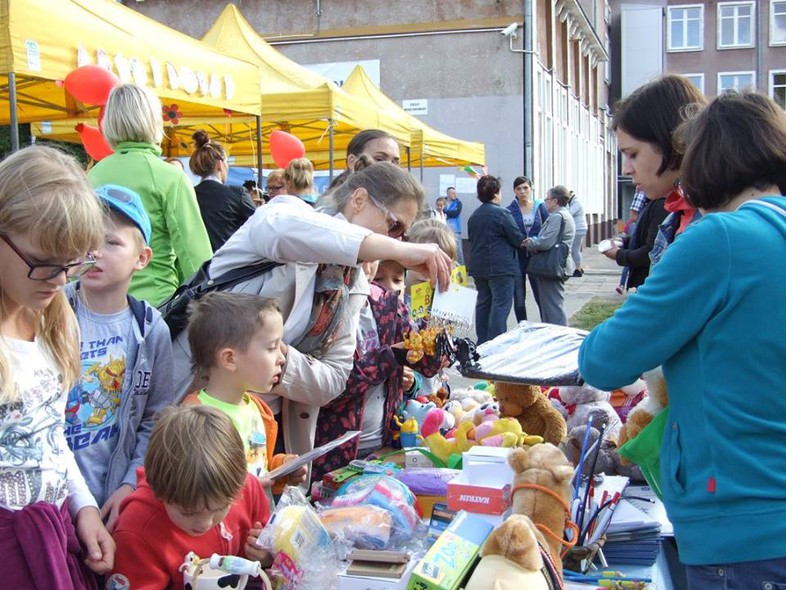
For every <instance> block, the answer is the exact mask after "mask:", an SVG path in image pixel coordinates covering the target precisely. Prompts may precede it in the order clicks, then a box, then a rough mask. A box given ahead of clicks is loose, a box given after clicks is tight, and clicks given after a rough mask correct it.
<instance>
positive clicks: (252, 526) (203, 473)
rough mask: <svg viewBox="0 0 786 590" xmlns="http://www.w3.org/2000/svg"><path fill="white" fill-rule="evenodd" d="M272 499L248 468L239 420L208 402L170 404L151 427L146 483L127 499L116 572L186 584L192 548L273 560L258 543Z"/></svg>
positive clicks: (138, 581) (137, 583)
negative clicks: (184, 565)
mask: <svg viewBox="0 0 786 590" xmlns="http://www.w3.org/2000/svg"><path fill="white" fill-rule="evenodd" d="M269 516H270V503H269V500H268V498H267V496H266V495H265V492H264V490H263V489H262V486H261V485H260V484H259V482H258V481H257V479H256V478H255V477H253V476H252V475H251V474H249V473H248V472H247V471H246V467H245V451H244V449H243V441H241V440H240V435H239V434H238V432H237V430H236V429H235V427H234V425H233V424H232V421H231V420H230V419H229V418H228V417H227V416H226V414H224V413H223V412H221V411H219V410H217V409H215V408H211V407H209V406H195V405H192V406H181V407H177V406H170V407H168V408H165V409H164V410H163V411H162V412H161V414H160V416H159V418H158V420H157V421H156V424H155V426H154V428H153V432H152V434H151V435H150V445H149V447H148V451H147V455H146V456H145V467H144V470H141V469H140V473H139V486H138V488H137V489H136V491H134V492H133V493H132V494H131V495H130V496H128V497H127V498H126V499H125V500H124V501H123V504H122V505H121V508H120V517H119V518H118V521H117V525H116V526H115V532H114V537H115V541H116V542H117V556H116V559H115V567H114V572H115V573H116V574H121V575H123V576H125V577H126V578H127V579H128V582H129V584H130V587H131V588H140V589H141V588H151V589H152V588H183V574H182V573H181V572H180V566H181V564H182V563H183V562H184V560H185V556H186V554H187V553H189V552H191V551H193V552H194V553H196V554H197V555H199V556H200V557H210V555H212V554H213V553H218V554H220V555H237V556H240V557H245V558H247V559H252V560H256V561H259V562H261V563H262V564H263V565H269V563H270V555H269V554H268V553H267V552H266V551H264V550H262V549H259V548H257V547H256V545H255V542H256V539H257V538H258V537H259V534H260V533H261V532H262V523H266V522H267V520H268V518H269Z"/></svg>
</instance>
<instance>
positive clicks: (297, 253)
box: [173, 163, 451, 454]
mask: <svg viewBox="0 0 786 590" xmlns="http://www.w3.org/2000/svg"><path fill="white" fill-rule="evenodd" d="M331 198H332V207H331V211H329V213H332V214H326V213H325V212H321V211H316V210H314V209H312V208H311V207H310V206H309V205H308V204H306V203H305V202H304V201H302V200H301V199H299V198H298V197H292V196H289V195H282V196H279V197H276V198H274V199H272V200H271V201H270V202H269V203H268V204H267V205H266V206H265V207H260V208H259V209H257V210H256V212H255V213H254V215H252V216H251V218H250V219H249V220H248V221H247V222H246V223H245V224H244V225H243V226H242V227H241V228H240V229H239V230H238V231H237V232H236V233H235V234H234V235H233V236H232V237H231V238H230V239H229V240H228V241H227V242H226V244H224V246H223V247H222V248H221V249H220V250H218V252H216V254H215V256H214V258H213V260H212V262H211V266H210V274H211V275H212V276H218V275H220V274H222V273H225V272H227V271H229V270H232V269H234V268H239V267H243V266H246V265H249V264H255V263H258V262H260V261H263V260H272V261H276V262H280V263H283V264H282V265H281V266H278V267H276V268H274V269H273V270H272V271H270V272H268V273H265V274H263V275H261V276H259V277H257V278H254V279H251V280H249V281H247V282H245V283H241V284H240V285H237V286H236V287H234V288H233V289H232V290H233V291H241V292H246V293H249V292H250V293H259V294H261V295H265V296H269V297H277V298H278V299H279V302H280V305H281V310H282V312H283V314H284V318H285V323H284V341H285V342H286V344H282V348H283V352H284V354H285V356H286V364H285V365H284V372H283V374H282V376H281V380H280V382H279V383H278V384H277V385H276V386H275V387H274V388H273V391H272V392H271V393H270V394H264V395H263V396H262V398H263V399H264V400H265V402H266V403H267V404H268V405H269V406H270V407H271V409H272V411H273V413H274V414H276V415H277V420H278V421H279V424H280V425H281V426H282V428H281V430H282V434H283V442H284V448H285V450H286V452H287V453H297V454H303V453H305V452H307V451H309V450H311V449H312V448H313V444H314V433H315V428H316V421H317V414H318V413H319V408H320V406H322V405H324V404H326V403H327V402H329V401H330V400H332V399H333V398H334V397H336V396H338V395H339V394H340V393H341V392H342V391H343V390H344V386H345V383H346V380H347V377H348V376H349V372H350V370H351V369H352V362H353V354H354V352H355V347H356V328H357V323H358V317H359V313H360V309H361V306H362V305H363V304H364V302H365V301H366V298H367V296H368V294H369V289H368V283H367V281H366V277H365V276H364V273H363V272H362V269H361V268H360V266H359V265H360V263H362V262H365V261H372V260H381V259H386V260H390V259H392V260H397V261H399V262H400V263H401V264H402V265H403V266H405V267H407V268H411V269H415V270H418V271H420V272H423V273H424V274H426V275H428V276H429V277H430V278H431V280H432V282H434V283H438V284H439V286H440V288H442V289H445V288H447V285H448V283H449V275H450V268H451V260H450V258H449V257H448V256H447V255H446V254H445V253H443V252H442V251H441V250H440V249H439V247H438V246H437V245H436V244H409V243H406V242H402V241H400V240H399V238H400V237H401V236H402V235H403V234H404V232H406V230H407V229H408V228H409V226H410V225H411V224H412V222H413V221H414V219H415V217H416V215H417V214H418V212H419V211H420V210H421V209H422V208H423V207H424V203H425V195H424V192H423V187H422V186H421V185H420V184H419V183H418V181H417V180H415V178H414V177H413V176H412V175H411V174H409V173H408V172H406V171H404V170H402V169H400V168H399V167H397V166H395V165H393V164H388V163H379V164H375V165H373V166H368V167H366V168H364V169H362V170H360V171H358V172H356V173H354V174H352V175H351V176H350V177H349V179H348V180H347V182H346V183H344V184H342V185H341V186H340V187H338V188H337V189H336V190H335V191H334V192H333V194H332V195H331ZM326 265H328V266H326ZM333 265H337V266H333ZM336 271H338V274H336ZM331 279H333V281H334V282H333V283H332V284H331ZM336 280H338V284H341V287H342V289H343V293H344V295H345V303H344V304H339V306H338V309H339V311H338V312H337V315H339V316H340V317H338V319H337V321H336V322H334V323H330V327H329V328H328V329H327V330H326V331H325V332H329V333H323V334H320V333H319V332H320V330H319V327H320V319H321V318H322V317H324V316H320V317H317V316H318V315H319V311H320V308H321V307H324V306H323V305H322V304H321V303H320V301H324V299H320V295H319V293H320V292H321V291H324V290H325V289H330V288H331V287H335V286H336V284H337V283H336V282H335V281H336ZM321 285H327V286H325V287H322V286H321ZM340 290H341V289H340ZM331 305H333V303H331ZM307 334H308V335H307ZM173 348H174V351H173V352H174V357H175V371H174V372H175V375H174V386H175V387H176V388H177V390H178V393H179V394H180V395H181V396H182V395H184V394H185V393H188V392H189V391H192V390H193V389H195V388H197V387H199V386H200V378H199V376H196V378H194V377H193V376H192V375H191V372H190V369H191V367H190V351H189V349H188V335H187V332H186V331H184V332H183V333H181V334H180V336H179V337H178V338H177V339H176V341H175V343H174V346H173ZM306 351H307V352H306Z"/></svg>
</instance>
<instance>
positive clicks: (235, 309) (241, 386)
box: [182, 292, 306, 484]
mask: <svg viewBox="0 0 786 590" xmlns="http://www.w3.org/2000/svg"><path fill="white" fill-rule="evenodd" d="M283 335H284V321H283V318H282V316H281V310H280V308H279V307H278V302H277V300H276V299H274V298H271V297H262V296H259V295H251V294H248V293H221V292H215V293H209V294H207V295H205V296H204V297H203V298H202V299H201V300H199V301H198V302H196V303H195V304H194V306H193V309H192V311H191V315H190V318H189V323H188V340H189V344H190V346H191V354H192V362H193V370H194V373H195V374H196V375H197V378H203V379H204V380H205V386H204V387H203V388H202V389H200V390H199V391H194V392H192V393H190V394H189V395H187V396H186V397H185V398H184V399H183V401H182V403H183V404H204V405H208V406H212V407H214V408H217V409H219V410H221V411H222V412H224V413H225V414H227V415H228V416H229V417H230V418H231V420H232V423H233V424H234V425H235V428H237V430H238V432H239V433H240V438H241V439H242V441H243V447H244V448H245V452H246V463H247V465H248V471H249V473H251V474H252V475H254V476H256V477H258V478H263V483H266V484H267V483H269V482H267V480H265V479H264V476H265V474H266V473H267V472H268V471H270V470H272V469H275V468H276V467H278V466H280V465H281V464H283V463H285V462H286V461H287V460H289V459H291V458H294V457H295V455H285V454H283V453H279V454H274V448H275V444H276V438H277V435H278V424H277V423H276V420H275V418H274V416H273V412H271V411H270V408H269V407H268V406H267V404H265V402H264V401H262V399H261V398H260V396H258V395H255V394H258V393H268V392H269V391H270V390H271V389H272V388H273V386H274V385H275V384H276V383H278V382H279V380H280V378H281V373H282V372H283V369H284V361H285V360H286V357H285V356H284V354H283V353H282V350H281V339H282V337H283ZM305 475H306V468H305V467H303V468H301V469H300V470H298V471H297V472H296V473H294V474H292V475H291V476H290V477H289V479H288V482H289V483H298V482H300V481H302V480H303V479H304V478H305Z"/></svg>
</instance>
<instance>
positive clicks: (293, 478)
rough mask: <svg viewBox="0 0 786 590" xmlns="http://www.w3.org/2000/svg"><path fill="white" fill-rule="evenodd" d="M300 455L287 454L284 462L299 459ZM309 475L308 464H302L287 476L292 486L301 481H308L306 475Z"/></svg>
mask: <svg viewBox="0 0 786 590" xmlns="http://www.w3.org/2000/svg"><path fill="white" fill-rule="evenodd" d="M297 458H298V455H287V456H286V457H285V458H284V463H285V464H286V463H289V462H290V461H292V460H293V459H297ZM307 475H308V465H301V466H300V467H298V469H297V471H294V472H292V473H290V474H289V475H288V476H287V480H286V481H287V483H288V484H289V485H291V486H296V485H298V484H300V483H303V482H304V481H306V476H307Z"/></svg>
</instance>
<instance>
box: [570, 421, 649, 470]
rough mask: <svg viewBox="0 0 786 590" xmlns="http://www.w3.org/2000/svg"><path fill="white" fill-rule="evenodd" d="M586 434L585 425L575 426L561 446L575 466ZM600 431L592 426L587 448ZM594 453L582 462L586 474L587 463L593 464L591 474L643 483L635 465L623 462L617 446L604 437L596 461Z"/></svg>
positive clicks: (596, 438)
mask: <svg viewBox="0 0 786 590" xmlns="http://www.w3.org/2000/svg"><path fill="white" fill-rule="evenodd" d="M586 432H587V425H586V424H585V425H584V426H577V427H576V428H573V429H572V430H570V431H569V432H568V438H566V439H565V442H564V444H563V445H562V447H561V448H562V450H563V451H564V452H565V456H566V457H567V458H568V460H569V461H570V462H571V463H573V465H577V464H578V462H579V458H580V457H581V446H582V444H584V434H585V433H586ZM599 435H600V431H599V430H598V429H597V428H595V427H594V426H593V427H591V429H590V434H589V438H588V439H587V445H588V448H592V445H593V444H595V441H597V440H598V436H599ZM594 455H595V452H594V451H593V453H592V454H591V455H589V456H588V457H587V458H586V459H585V462H584V465H585V469H586V471H587V473H588V472H589V467H588V463H589V464H590V465H591V464H592V463H593V462H594V464H595V469H594V470H593V473H605V474H606V475H624V476H626V477H628V478H629V479H630V481H631V482H634V483H636V482H639V483H641V482H644V481H645V480H644V475H642V473H641V469H639V467H638V466H637V465H634V464H632V463H630V462H629V461H625V460H624V459H623V458H622V457H620V454H619V453H618V452H617V445H616V444H614V442H612V441H610V440H608V439H606V438H605V437H604V439H603V442H602V443H601V446H600V455H598V458H597V459H593V457H594Z"/></svg>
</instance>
